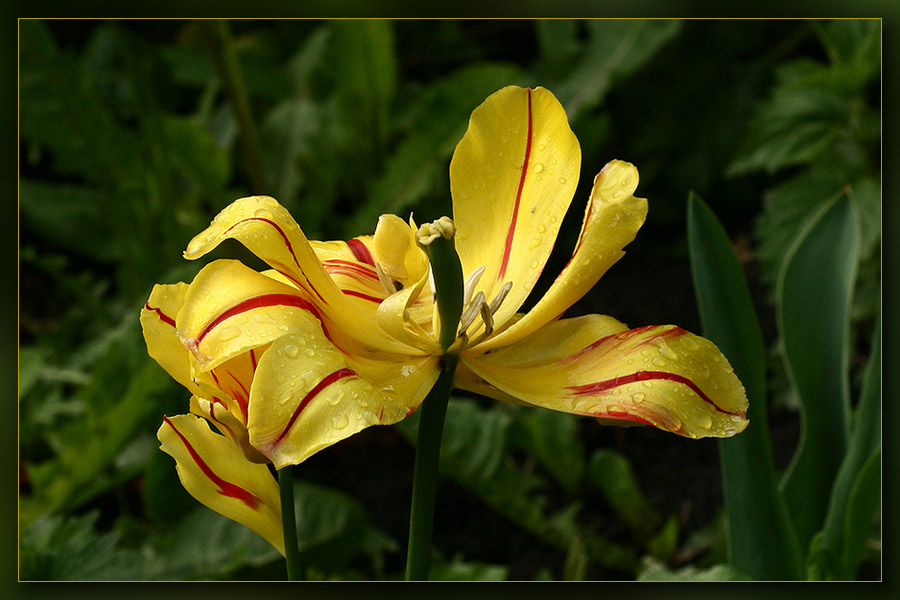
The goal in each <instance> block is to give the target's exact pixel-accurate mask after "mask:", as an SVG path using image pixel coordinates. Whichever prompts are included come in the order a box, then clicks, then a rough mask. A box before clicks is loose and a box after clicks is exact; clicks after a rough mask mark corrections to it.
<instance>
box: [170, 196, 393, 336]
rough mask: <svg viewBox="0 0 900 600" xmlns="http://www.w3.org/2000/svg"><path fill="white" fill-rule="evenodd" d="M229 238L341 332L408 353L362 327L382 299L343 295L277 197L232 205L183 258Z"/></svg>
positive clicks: (355, 246)
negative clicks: (298, 292)
mask: <svg viewBox="0 0 900 600" xmlns="http://www.w3.org/2000/svg"><path fill="white" fill-rule="evenodd" d="M228 238H234V239H236V240H238V241H239V242H241V243H242V244H244V245H245V246H246V247H247V248H248V249H249V250H250V251H251V252H253V253H254V254H256V255H257V256H258V257H260V258H261V259H262V260H264V261H265V262H266V263H268V264H269V265H270V266H271V267H272V268H273V269H275V270H277V271H279V272H280V273H281V274H282V275H284V276H285V277H287V278H288V279H290V280H291V281H292V282H293V283H294V285H295V286H296V287H297V288H298V289H300V290H301V291H302V292H303V294H304V295H305V296H306V297H307V298H308V299H309V301H310V302H312V303H313V304H314V305H315V306H316V308H317V309H318V311H319V312H320V313H322V314H323V315H325V316H327V317H328V318H329V319H331V320H332V321H334V323H335V324H336V325H337V326H338V327H339V328H341V329H342V330H344V331H346V332H354V335H355V336H356V337H357V338H358V339H359V341H360V342H361V343H364V344H367V345H370V346H372V347H376V348H387V349H393V350H394V351H399V352H402V351H403V348H402V346H401V345H400V344H399V343H398V342H397V341H396V340H394V339H393V338H391V337H390V336H387V335H385V334H383V332H381V331H380V330H379V329H378V328H377V327H360V323H369V322H371V320H372V318H373V317H374V313H375V310H376V308H377V307H378V303H379V301H380V299H378V298H374V297H361V296H360V295H359V294H346V293H344V291H343V290H341V289H340V288H339V287H338V286H337V285H336V284H335V282H334V281H333V280H332V278H331V277H330V276H329V274H328V273H327V272H326V271H325V268H324V267H323V266H322V263H321V262H320V260H319V257H318V256H317V255H316V250H315V249H314V248H313V246H312V244H310V242H309V240H308V239H307V238H306V235H304V233H303V231H302V230H301V229H300V226H299V225H297V223H296V221H294V219H293V217H291V215H290V213H288V211H287V210H286V209H285V208H284V207H283V206H281V205H280V204H279V203H278V202H277V201H276V200H275V199H273V198H269V197H268V196H251V197H248V198H241V199H240V200H236V201H234V202H232V203H231V204H230V205H228V206H227V207H225V208H224V209H223V210H222V211H221V212H220V213H219V214H218V215H217V216H216V218H215V219H214V220H213V221H212V223H210V225H209V227H208V228H207V229H206V230H205V231H203V232H201V233H200V234H198V235H197V236H196V237H194V239H192V240H191V242H190V243H189V244H188V247H187V250H185V252H184V256H185V258H188V259H196V258H199V257H201V256H203V255H204V254H206V253H207V252H209V251H210V250H212V249H213V248H215V247H216V246H217V245H218V244H220V243H221V242H222V241H223V240H225V239H228ZM348 244H349V245H350V246H351V249H352V250H356V252H358V254H359V256H360V257H361V258H363V259H365V258H366V256H367V255H370V252H369V250H368V246H367V245H366V244H365V243H364V242H362V241H361V240H351V241H350V242H348ZM373 266H374V265H373Z"/></svg>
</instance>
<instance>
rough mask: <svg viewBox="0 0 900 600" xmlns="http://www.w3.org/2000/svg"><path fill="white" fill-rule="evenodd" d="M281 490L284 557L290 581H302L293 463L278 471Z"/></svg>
mask: <svg viewBox="0 0 900 600" xmlns="http://www.w3.org/2000/svg"><path fill="white" fill-rule="evenodd" d="M278 488H279V490H280V491H281V523H282V527H283V528H284V559H285V561H286V562H287V574H288V580H289V581H301V580H302V579H303V570H302V568H301V567H300V548H299V546H298V545H297V518H296V516H295V515H294V470H293V467H292V466H291V465H288V466H286V467H285V468H283V469H280V470H279V471H278Z"/></svg>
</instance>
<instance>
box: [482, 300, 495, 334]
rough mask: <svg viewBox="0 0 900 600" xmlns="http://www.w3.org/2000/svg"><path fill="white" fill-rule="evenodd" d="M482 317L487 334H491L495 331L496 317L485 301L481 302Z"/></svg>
mask: <svg viewBox="0 0 900 600" xmlns="http://www.w3.org/2000/svg"><path fill="white" fill-rule="evenodd" d="M481 319H482V320H483V321H484V333H485V335H491V332H492V331H494V317H493V315H492V314H491V308H490V307H489V306H488V305H487V304H486V303H485V302H482V303H481Z"/></svg>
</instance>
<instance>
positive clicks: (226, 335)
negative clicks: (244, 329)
mask: <svg viewBox="0 0 900 600" xmlns="http://www.w3.org/2000/svg"><path fill="white" fill-rule="evenodd" d="M239 335H241V330H240V329H238V328H237V327H226V328H224V329H223V330H222V331H220V332H219V339H220V340H221V341H223V342H227V341H228V340H233V339H234V338H236V337H237V336H239Z"/></svg>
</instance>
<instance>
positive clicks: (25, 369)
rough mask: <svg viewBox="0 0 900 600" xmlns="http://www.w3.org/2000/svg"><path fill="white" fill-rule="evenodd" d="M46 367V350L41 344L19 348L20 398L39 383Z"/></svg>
mask: <svg viewBox="0 0 900 600" xmlns="http://www.w3.org/2000/svg"><path fill="white" fill-rule="evenodd" d="M43 367H44V352H43V350H42V349H41V347H39V346H28V347H23V348H19V400H20V401H21V399H22V396H24V395H25V394H27V393H28V391H29V390H30V389H31V388H32V386H34V384H35V383H37V380H38V378H39V377H40V375H41V369H42V368H43Z"/></svg>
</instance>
